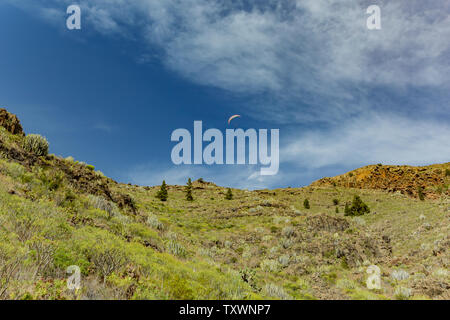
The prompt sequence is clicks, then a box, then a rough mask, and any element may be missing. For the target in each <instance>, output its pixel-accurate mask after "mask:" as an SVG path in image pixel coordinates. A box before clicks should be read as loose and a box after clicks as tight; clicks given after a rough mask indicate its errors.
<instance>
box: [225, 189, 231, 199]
mask: <svg viewBox="0 0 450 320" xmlns="http://www.w3.org/2000/svg"><path fill="white" fill-rule="evenodd" d="M225 199H227V200H232V199H233V192H232V191H231V188H228V190H227V194H226V195H225Z"/></svg>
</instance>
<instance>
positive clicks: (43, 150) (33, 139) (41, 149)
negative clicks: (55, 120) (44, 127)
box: [23, 134, 49, 156]
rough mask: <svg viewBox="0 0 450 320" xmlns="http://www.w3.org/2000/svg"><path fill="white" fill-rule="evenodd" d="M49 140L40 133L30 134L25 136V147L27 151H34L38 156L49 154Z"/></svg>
mask: <svg viewBox="0 0 450 320" xmlns="http://www.w3.org/2000/svg"><path fill="white" fill-rule="evenodd" d="M48 147H49V145H48V141H47V139H45V138H44V137H43V136H41V135H39V134H29V135H28V136H26V137H25V141H24V144H23V148H24V149H25V151H28V152H31V153H34V154H35V155H37V156H46V155H47V154H48Z"/></svg>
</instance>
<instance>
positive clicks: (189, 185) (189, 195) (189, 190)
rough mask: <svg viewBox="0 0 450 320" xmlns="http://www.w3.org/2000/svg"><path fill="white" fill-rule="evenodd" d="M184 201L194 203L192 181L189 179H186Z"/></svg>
mask: <svg viewBox="0 0 450 320" xmlns="http://www.w3.org/2000/svg"><path fill="white" fill-rule="evenodd" d="M186 200H187V201H194V197H193V196H192V181H191V178H189V179H188V182H187V185H186Z"/></svg>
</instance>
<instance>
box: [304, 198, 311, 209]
mask: <svg viewBox="0 0 450 320" xmlns="http://www.w3.org/2000/svg"><path fill="white" fill-rule="evenodd" d="M303 207H305V209H310V208H311V206H310V205H309V200H308V199H305V201H303Z"/></svg>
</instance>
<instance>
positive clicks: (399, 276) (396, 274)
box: [391, 270, 409, 281]
mask: <svg viewBox="0 0 450 320" xmlns="http://www.w3.org/2000/svg"><path fill="white" fill-rule="evenodd" d="M391 277H392V279H394V280H397V281H402V280H406V279H408V278H409V273H408V272H406V271H405V270H394V271H392V273H391Z"/></svg>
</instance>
